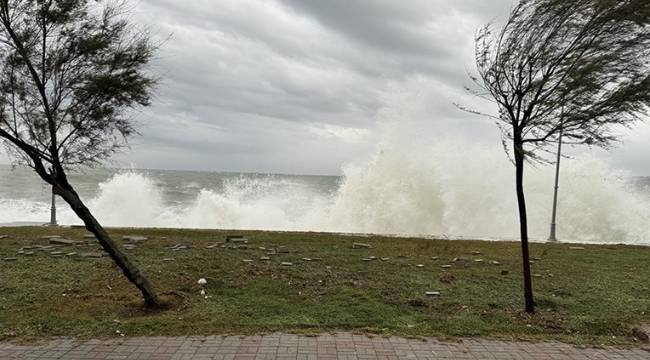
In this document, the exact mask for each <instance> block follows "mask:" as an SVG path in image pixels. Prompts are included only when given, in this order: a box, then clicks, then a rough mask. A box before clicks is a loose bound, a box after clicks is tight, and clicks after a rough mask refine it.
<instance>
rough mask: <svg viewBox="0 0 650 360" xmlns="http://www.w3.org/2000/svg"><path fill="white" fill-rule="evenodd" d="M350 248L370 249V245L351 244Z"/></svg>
mask: <svg viewBox="0 0 650 360" xmlns="http://www.w3.org/2000/svg"><path fill="white" fill-rule="evenodd" d="M352 248H353V249H372V245H370V244H364V243H353V244H352Z"/></svg>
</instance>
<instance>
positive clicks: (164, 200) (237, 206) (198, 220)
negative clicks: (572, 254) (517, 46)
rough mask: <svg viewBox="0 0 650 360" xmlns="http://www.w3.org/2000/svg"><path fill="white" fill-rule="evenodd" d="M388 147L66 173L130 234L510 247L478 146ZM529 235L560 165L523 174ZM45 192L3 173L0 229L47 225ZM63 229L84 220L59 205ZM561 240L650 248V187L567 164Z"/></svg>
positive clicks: (492, 168) (499, 168)
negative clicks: (340, 168) (328, 170)
mask: <svg viewBox="0 0 650 360" xmlns="http://www.w3.org/2000/svg"><path fill="white" fill-rule="evenodd" d="M448 149H449V148H448V147H447V146H446V145H445V144H439V145H436V146H432V147H431V148H430V149H429V152H428V153H425V154H422V153H421V152H418V153H411V154H408V153H407V154H404V153H403V151H391V150H390V149H383V150H382V151H378V152H377V153H376V154H375V155H374V156H372V157H370V158H369V159H366V160H365V161H362V162H359V163H356V164H353V165H349V166H346V167H345V169H344V175H343V176H300V175H280V174H236V173H220V172H189V171H164V170H138V169H128V170H124V169H122V170H118V169H90V170H86V171H84V172H83V173H74V174H72V175H71V176H70V178H71V182H72V183H73V185H74V186H75V187H76V189H77V191H78V192H79V193H80V195H81V196H82V198H83V199H84V200H85V201H86V203H87V205H89V207H90V208H91V210H92V211H93V212H94V213H95V215H96V216H97V218H98V219H99V220H100V222H101V223H103V224H104V225H107V226H126V227H180V228H221V229H265V230H309V231H332V232H347V233H379V234H392V235H428V236H445V237H449V238H488V239H515V238H516V237H517V231H518V230H517V229H518V218H517V212H516V200H515V197H514V196H515V195H514V183H513V181H514V179H513V178H514V169H513V168H512V165H511V164H510V163H508V162H507V161H505V160H504V156H503V153H500V152H498V151H487V150H486V149H483V148H480V147H477V148H475V149H471V147H470V148H469V149H468V150H467V151H464V152H450V151H448ZM526 176H527V177H526V191H527V202H528V209H529V222H530V224H529V226H530V234H531V237H532V238H533V239H537V240H543V239H545V238H546V237H547V236H548V227H549V222H550V210H551V200H552V198H551V196H552V187H553V167H552V166H544V167H537V168H535V167H529V168H527V173H526ZM49 201H50V190H49V188H48V187H46V186H44V185H43V183H42V181H40V179H39V178H38V177H37V176H36V175H35V174H34V173H33V171H31V170H30V169H27V168H12V167H10V166H4V165H0V223H12V222H39V223H40V222H43V223H44V222H47V221H48V219H49V207H50V203H49ZM57 205H58V206H57V208H58V218H59V222H60V223H62V224H79V223H80V221H79V220H78V219H77V218H76V217H75V216H74V214H72V213H71V211H70V210H69V209H68V208H67V206H66V205H65V204H64V203H63V202H62V201H61V200H59V202H58V204H57ZM558 236H559V237H560V238H561V239H562V240H567V241H580V242H596V243H630V244H644V245H650V178H648V177H631V176H628V175H626V174H625V173H621V172H618V171H615V170H613V169H611V168H610V167H608V166H607V165H606V164H605V163H603V162H602V161H600V160H599V159H597V158H594V157H582V158H576V159H567V160H566V161H565V163H564V167H563V172H562V177H561V184H560V200H559V212H558Z"/></svg>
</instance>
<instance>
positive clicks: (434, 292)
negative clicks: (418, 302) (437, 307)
mask: <svg viewBox="0 0 650 360" xmlns="http://www.w3.org/2000/svg"><path fill="white" fill-rule="evenodd" d="M424 295H426V296H440V291H427V292H425V293H424Z"/></svg>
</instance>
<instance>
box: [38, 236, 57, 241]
mask: <svg viewBox="0 0 650 360" xmlns="http://www.w3.org/2000/svg"><path fill="white" fill-rule="evenodd" d="M60 238H62V236H61V235H46V236H41V237H39V239H42V240H50V239H60Z"/></svg>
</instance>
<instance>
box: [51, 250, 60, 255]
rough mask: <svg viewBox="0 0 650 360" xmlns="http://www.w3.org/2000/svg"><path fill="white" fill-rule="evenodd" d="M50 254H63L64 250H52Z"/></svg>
mask: <svg viewBox="0 0 650 360" xmlns="http://www.w3.org/2000/svg"><path fill="white" fill-rule="evenodd" d="M50 255H63V251H52V252H50Z"/></svg>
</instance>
